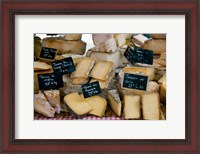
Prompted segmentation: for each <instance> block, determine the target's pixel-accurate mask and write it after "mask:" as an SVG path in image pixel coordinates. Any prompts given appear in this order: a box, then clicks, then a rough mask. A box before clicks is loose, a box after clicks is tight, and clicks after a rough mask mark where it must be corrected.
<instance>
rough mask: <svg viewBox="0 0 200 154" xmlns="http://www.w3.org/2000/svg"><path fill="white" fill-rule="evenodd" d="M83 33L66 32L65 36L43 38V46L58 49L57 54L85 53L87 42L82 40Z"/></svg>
mask: <svg viewBox="0 0 200 154" xmlns="http://www.w3.org/2000/svg"><path fill="white" fill-rule="evenodd" d="M81 37H82V34H65V35H64V36H63V37H47V38H44V39H42V46H43V47H49V48H54V49H57V54H58V55H62V54H68V53H72V54H79V55H83V54H85V49H86V43H85V42H83V41H82V40H81Z"/></svg>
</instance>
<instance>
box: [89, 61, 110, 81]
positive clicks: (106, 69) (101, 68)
mask: <svg viewBox="0 0 200 154" xmlns="http://www.w3.org/2000/svg"><path fill="white" fill-rule="evenodd" d="M112 68H113V62H111V61H98V62H96V64H95V65H94V67H93V69H92V71H91V73H90V77H93V78H95V79H99V80H104V81H105V80H107V79H108V77H109V74H110V72H111V71H112Z"/></svg>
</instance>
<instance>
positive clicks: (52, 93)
mask: <svg viewBox="0 0 200 154" xmlns="http://www.w3.org/2000/svg"><path fill="white" fill-rule="evenodd" d="M43 93H44V95H45V96H46V98H47V100H48V101H49V103H50V104H51V105H52V106H53V107H54V108H55V111H56V113H57V114H60V111H61V110H62V108H61V103H60V91H59V90H45V91H43Z"/></svg>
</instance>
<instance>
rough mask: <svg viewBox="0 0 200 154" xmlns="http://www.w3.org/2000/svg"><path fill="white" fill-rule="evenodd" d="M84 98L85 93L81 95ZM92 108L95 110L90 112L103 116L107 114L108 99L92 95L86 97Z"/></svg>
mask: <svg viewBox="0 0 200 154" xmlns="http://www.w3.org/2000/svg"><path fill="white" fill-rule="evenodd" d="M81 97H82V98H84V97H83V95H81ZM84 100H85V101H86V102H87V103H88V104H89V105H90V106H91V107H92V108H93V110H92V111H90V112H89V114H92V115H95V116H98V117H102V116H104V115H105V111H106V108H107V101H106V99H105V98H103V97H101V96H98V95H96V96H92V97H88V98H85V99H84Z"/></svg>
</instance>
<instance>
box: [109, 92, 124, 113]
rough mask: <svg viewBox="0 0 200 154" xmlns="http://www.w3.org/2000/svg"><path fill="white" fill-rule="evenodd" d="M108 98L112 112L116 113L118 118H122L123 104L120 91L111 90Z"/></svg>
mask: <svg viewBox="0 0 200 154" xmlns="http://www.w3.org/2000/svg"><path fill="white" fill-rule="evenodd" d="M107 97H108V103H109V105H110V106H111V108H112V110H113V111H114V112H115V114H116V115H117V116H121V110H122V102H121V100H120V97H119V93H118V91H117V90H109V91H108V94H107Z"/></svg>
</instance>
